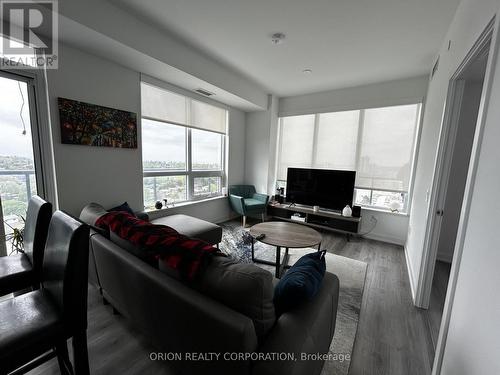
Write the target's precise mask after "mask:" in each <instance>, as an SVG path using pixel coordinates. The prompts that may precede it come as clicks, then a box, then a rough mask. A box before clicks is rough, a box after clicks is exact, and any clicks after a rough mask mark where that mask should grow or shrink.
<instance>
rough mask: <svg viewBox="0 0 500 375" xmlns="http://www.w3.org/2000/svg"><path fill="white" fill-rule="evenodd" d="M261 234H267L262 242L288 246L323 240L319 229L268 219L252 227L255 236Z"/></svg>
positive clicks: (305, 245)
mask: <svg viewBox="0 0 500 375" xmlns="http://www.w3.org/2000/svg"><path fill="white" fill-rule="evenodd" d="M260 234H265V235H266V236H265V237H264V238H263V239H261V240H260V242H263V243H265V244H268V245H272V246H281V247H288V248H302V247H311V246H315V245H318V244H319V243H320V242H321V238H322V237H321V234H320V233H319V232H318V231H316V230H314V229H312V228H309V227H307V226H305V225H300V224H294V223H287V222H282V221H268V222H265V223H259V224H256V225H254V226H253V227H251V228H250V235H251V236H252V237H254V238H255V237H257V236H258V235H260Z"/></svg>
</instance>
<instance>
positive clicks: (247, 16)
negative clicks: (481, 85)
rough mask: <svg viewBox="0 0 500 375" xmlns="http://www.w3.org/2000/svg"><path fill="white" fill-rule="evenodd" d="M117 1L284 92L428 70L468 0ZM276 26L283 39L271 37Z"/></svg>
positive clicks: (267, 86) (273, 89)
mask: <svg viewBox="0 0 500 375" xmlns="http://www.w3.org/2000/svg"><path fill="white" fill-rule="evenodd" d="M110 1H111V2H113V3H114V4H115V5H117V6H120V7H124V8H126V9H127V10H128V11H129V12H130V13H133V14H134V15H136V16H137V17H139V18H141V19H143V20H145V21H147V22H148V23H150V24H151V23H152V24H155V25H156V26H158V27H159V28H161V29H163V30H165V31H167V32H169V33H171V34H174V35H176V36H177V37H178V38H180V39H182V40H183V41H185V42H186V43H187V44H189V45H191V46H193V47H195V48H197V49H199V50H201V51H203V52H204V53H205V54H207V55H209V56H211V57H213V58H214V59H216V60H217V61H219V62H221V63H223V64H226V65H228V66H230V67H232V68H234V69H235V70H237V71H239V72H240V73H242V74H243V75H245V76H247V77H248V78H250V79H252V80H254V81H256V82H257V83H258V84H260V85H261V86H262V87H264V88H265V89H266V90H267V91H269V92H270V93H273V94H276V95H278V96H293V95H300V94H307V93H312V92H318V91H325V90H331V89H336V88H343V87H352V86H359V85H364V84H370V83H376V82H382V81H389V80H395V79H401V78H408V77H414V76H418V75H422V74H428V73H429V71H430V69H431V68H432V65H433V63H434V59H435V56H436V54H437V52H438V50H439V47H440V46H441V44H442V42H443V38H444V36H445V33H446V30H447V29H448V26H449V25H450V23H451V21H452V18H453V15H454V13H455V10H456V8H457V6H458V3H459V2H460V0H418V1H415V0H252V1H248V0H141V1H140V2H139V1H136V0H110ZM275 32H283V33H285V35H286V39H285V41H284V42H283V43H282V44H278V45H273V44H272V43H271V38H270V36H271V35H272V34H273V33H275ZM306 68H308V69H312V71H313V72H312V74H304V73H303V72H302V71H303V70H304V69H306Z"/></svg>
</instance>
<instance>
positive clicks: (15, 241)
mask: <svg viewBox="0 0 500 375" xmlns="http://www.w3.org/2000/svg"><path fill="white" fill-rule="evenodd" d="M19 217H20V218H21V219H22V220H23V223H24V224H26V220H25V219H24V217H23V216H21V215H19ZM5 225H7V226H8V227H9V228H10V229H12V233H9V234H6V235H5V236H2V237H4V239H3V240H4V241H5V242H10V244H11V248H12V251H11V254H12V253H13V252H17V253H24V225H23V227H22V228H14V227H12V226H11V225H10V224H9V223H7V222H5Z"/></svg>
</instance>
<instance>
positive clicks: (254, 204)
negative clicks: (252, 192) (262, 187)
mask: <svg viewBox="0 0 500 375" xmlns="http://www.w3.org/2000/svg"><path fill="white" fill-rule="evenodd" d="M244 201H245V206H246V207H247V209H250V210H252V209H256V208H262V207H264V206H265V205H266V204H265V203H264V202H262V201H259V200H258V199H254V198H245V199H244Z"/></svg>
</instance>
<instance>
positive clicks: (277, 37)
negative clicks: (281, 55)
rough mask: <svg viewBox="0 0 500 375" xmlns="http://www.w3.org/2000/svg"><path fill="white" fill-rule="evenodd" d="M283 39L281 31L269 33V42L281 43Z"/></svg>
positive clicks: (283, 35)
mask: <svg viewBox="0 0 500 375" xmlns="http://www.w3.org/2000/svg"><path fill="white" fill-rule="evenodd" d="M284 40H285V34H283V33H274V34H273V35H271V42H272V43H273V44H281V43H283V41H284Z"/></svg>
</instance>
